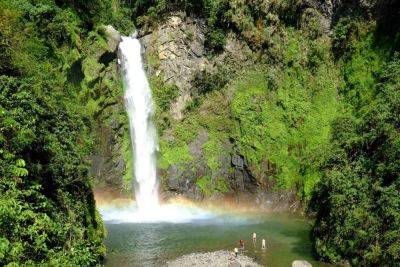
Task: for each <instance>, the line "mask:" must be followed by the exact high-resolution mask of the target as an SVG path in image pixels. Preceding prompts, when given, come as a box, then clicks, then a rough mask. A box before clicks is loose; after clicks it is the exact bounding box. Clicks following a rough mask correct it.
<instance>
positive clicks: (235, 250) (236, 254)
mask: <svg viewBox="0 0 400 267" xmlns="http://www.w3.org/2000/svg"><path fill="white" fill-rule="evenodd" d="M233 251H234V252H235V258H237V256H238V253H239V250H238V248H234V250H233Z"/></svg>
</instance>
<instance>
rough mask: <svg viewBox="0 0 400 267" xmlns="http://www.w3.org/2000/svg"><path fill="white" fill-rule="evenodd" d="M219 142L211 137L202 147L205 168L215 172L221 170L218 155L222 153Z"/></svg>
mask: <svg viewBox="0 0 400 267" xmlns="http://www.w3.org/2000/svg"><path fill="white" fill-rule="evenodd" d="M222 150H223V146H222V144H221V141H220V140H218V139H217V138H216V137H215V136H211V137H210V138H209V140H208V141H207V142H206V143H204V145H203V154H204V156H205V158H206V160H207V166H208V167H210V169H211V170H212V171H213V172H215V171H217V170H219V169H220V168H221V161H220V155H221V154H222V153H223V151H222Z"/></svg>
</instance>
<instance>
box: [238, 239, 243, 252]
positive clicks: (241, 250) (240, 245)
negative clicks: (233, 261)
mask: <svg viewBox="0 0 400 267" xmlns="http://www.w3.org/2000/svg"><path fill="white" fill-rule="evenodd" d="M239 247H240V254H243V251H244V240H242V239H240V240H239Z"/></svg>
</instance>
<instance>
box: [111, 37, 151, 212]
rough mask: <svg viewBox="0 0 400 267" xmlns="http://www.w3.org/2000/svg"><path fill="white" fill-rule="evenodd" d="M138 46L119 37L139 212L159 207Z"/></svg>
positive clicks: (146, 90)
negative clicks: (120, 39)
mask: <svg viewBox="0 0 400 267" xmlns="http://www.w3.org/2000/svg"><path fill="white" fill-rule="evenodd" d="M140 50H141V45H140V42H139V40H138V39H136V38H134V37H122V42H121V43H120V44H119V52H120V59H121V64H122V69H123V75H124V82H125V83H124V86H125V106H126V110H127V112H128V117H129V126H130V134H131V141H132V148H133V158H134V177H135V179H136V182H137V184H136V185H137V186H135V196H136V202H137V205H138V208H139V210H143V211H145V210H146V211H148V212H149V211H150V210H154V209H155V208H157V207H158V206H159V203H158V192H157V175H156V152H157V134H156V128H155V126H154V124H153V122H152V116H153V100H152V97H151V90H150V86H149V83H148V81H147V77H146V74H145V72H144V69H143V64H142V57H141V51H140Z"/></svg>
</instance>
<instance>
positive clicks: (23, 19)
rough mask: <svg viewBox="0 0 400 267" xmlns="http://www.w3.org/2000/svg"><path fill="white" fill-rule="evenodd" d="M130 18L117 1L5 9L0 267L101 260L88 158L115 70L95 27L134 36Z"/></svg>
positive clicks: (0, 67) (0, 19) (0, 76)
mask: <svg viewBox="0 0 400 267" xmlns="http://www.w3.org/2000/svg"><path fill="white" fill-rule="evenodd" d="M125 12H126V10H125V9H123V8H121V7H120V6H119V2H118V1H98V0H93V1H53V0H41V1H29V0H17V1H7V0H1V1H0V265H1V266H17V265H18V266H19V265H24V266H32V265H50V266H93V265H96V264H97V263H99V262H100V260H101V259H102V258H103V257H104V255H105V246H104V244H103V238H104V235H105V230H104V228H103V223H102V220H101V218H100V216H99V214H98V212H97V210H96V207H95V202H94V197H93V192H92V181H91V178H90V174H89V167H90V165H89V155H90V153H91V152H92V149H93V143H94V140H95V136H94V133H93V128H94V121H95V120H94V118H95V117H96V116H98V115H99V114H100V113H101V111H102V109H103V108H104V107H105V106H107V105H108V103H107V101H108V100H109V99H111V97H110V95H108V96H107V95H104V91H105V92H110V91H111V90H110V88H119V85H118V84H113V79H107V78H106V77H101V80H102V83H101V85H99V83H98V82H97V81H98V80H99V76H102V75H104V72H105V70H106V69H109V66H108V65H107V63H106V62H101V59H99V58H98V54H99V52H102V51H106V48H105V47H106V45H105V41H104V39H103V37H102V36H101V32H100V30H99V27H98V26H99V25H100V24H102V23H115V25H120V26H123V27H122V30H124V29H127V28H130V29H132V23H130V22H129V16H127V15H126V13H125ZM121 18H124V19H125V20H121ZM100 55H101V54H100ZM102 73H103V74H102ZM109 73H112V71H111V70H110V71H109ZM114 80H115V79H114ZM100 92H101V93H100ZM100 94H102V95H100Z"/></svg>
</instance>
